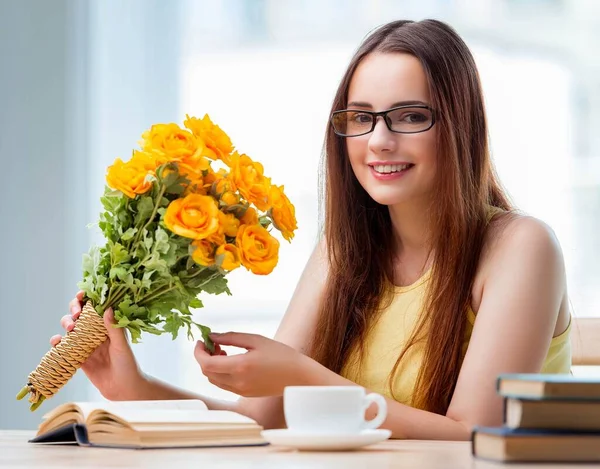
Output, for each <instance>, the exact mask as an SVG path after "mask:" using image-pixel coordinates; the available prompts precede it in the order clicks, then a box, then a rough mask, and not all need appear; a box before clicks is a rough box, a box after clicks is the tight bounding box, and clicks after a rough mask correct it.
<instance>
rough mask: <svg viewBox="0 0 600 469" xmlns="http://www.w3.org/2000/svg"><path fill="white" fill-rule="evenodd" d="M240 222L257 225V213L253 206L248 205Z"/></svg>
mask: <svg viewBox="0 0 600 469" xmlns="http://www.w3.org/2000/svg"><path fill="white" fill-rule="evenodd" d="M240 223H241V224H242V225H258V213H256V210H255V208H254V207H248V209H247V210H246V212H245V213H244V216H243V217H242V218H240Z"/></svg>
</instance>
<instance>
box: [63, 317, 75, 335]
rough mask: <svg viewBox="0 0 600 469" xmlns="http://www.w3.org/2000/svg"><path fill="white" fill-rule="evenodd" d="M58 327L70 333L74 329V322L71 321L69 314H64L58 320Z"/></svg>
mask: <svg viewBox="0 0 600 469" xmlns="http://www.w3.org/2000/svg"><path fill="white" fill-rule="evenodd" d="M60 325H61V326H62V328H63V329H64V330H65V331H67V332H69V331H72V330H73V328H74V327H75V322H74V321H73V317H72V316H71V315H70V314H65V315H64V316H63V317H62V318H61V319H60Z"/></svg>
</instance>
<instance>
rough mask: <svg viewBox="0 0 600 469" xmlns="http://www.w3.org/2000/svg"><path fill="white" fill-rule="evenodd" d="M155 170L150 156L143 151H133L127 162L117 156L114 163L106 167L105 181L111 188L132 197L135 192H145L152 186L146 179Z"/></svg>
mask: <svg viewBox="0 0 600 469" xmlns="http://www.w3.org/2000/svg"><path fill="white" fill-rule="evenodd" d="M136 155H139V156H136ZM155 170H156V166H155V162H154V161H153V160H152V158H150V157H149V156H148V155H145V154H143V153H135V154H134V156H133V157H132V159H131V160H129V161H128V162H126V163H124V162H123V161H122V160H121V159H120V158H117V159H116V160H115V162H114V164H112V165H111V166H109V167H108V171H107V174H106V183H107V184H108V186H109V187H111V188H112V189H115V190H118V191H121V192H122V193H123V194H125V195H126V196H127V197H129V198H134V197H135V196H136V194H145V193H146V192H148V190H149V189H150V188H151V187H152V181H150V180H148V178H147V176H148V175H151V176H152V175H154V171H155Z"/></svg>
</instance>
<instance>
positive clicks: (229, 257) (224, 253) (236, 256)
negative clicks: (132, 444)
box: [216, 244, 241, 272]
mask: <svg viewBox="0 0 600 469" xmlns="http://www.w3.org/2000/svg"><path fill="white" fill-rule="evenodd" d="M216 259H217V262H219V261H220V263H221V269H223V270H226V271H228V272H229V271H232V270H234V269H237V268H238V267H239V266H240V263H241V261H240V253H239V250H238V248H237V247H235V246H234V245H233V244H223V245H222V246H219V247H218V248H217V252H216Z"/></svg>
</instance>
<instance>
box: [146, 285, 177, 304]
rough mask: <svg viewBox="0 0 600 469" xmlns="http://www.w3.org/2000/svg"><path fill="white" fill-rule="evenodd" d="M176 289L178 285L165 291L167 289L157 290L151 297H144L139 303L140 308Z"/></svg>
mask: <svg viewBox="0 0 600 469" xmlns="http://www.w3.org/2000/svg"><path fill="white" fill-rule="evenodd" d="M176 288H177V285H171V286H170V287H169V288H166V289H165V288H163V289H159V290H156V291H155V292H154V293H152V294H151V295H148V296H146V297H144V298H142V299H140V301H139V302H138V306H141V305H143V304H144V303H147V302H149V301H150V300H153V299H155V298H157V297H159V296H161V295H163V294H165V293H168V292H170V291H171V290H175V289H176Z"/></svg>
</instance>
